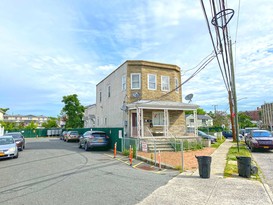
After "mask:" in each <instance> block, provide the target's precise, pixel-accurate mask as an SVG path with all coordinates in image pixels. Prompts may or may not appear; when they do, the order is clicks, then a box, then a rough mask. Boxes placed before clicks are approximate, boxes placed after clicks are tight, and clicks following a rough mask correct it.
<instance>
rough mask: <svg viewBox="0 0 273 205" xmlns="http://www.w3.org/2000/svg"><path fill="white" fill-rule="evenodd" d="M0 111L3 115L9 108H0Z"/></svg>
mask: <svg viewBox="0 0 273 205" xmlns="http://www.w3.org/2000/svg"><path fill="white" fill-rule="evenodd" d="M0 110H1V111H2V112H3V113H4V115H5V114H6V112H7V111H8V110H9V108H0Z"/></svg>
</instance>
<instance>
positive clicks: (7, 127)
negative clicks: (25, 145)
mask: <svg viewBox="0 0 273 205" xmlns="http://www.w3.org/2000/svg"><path fill="white" fill-rule="evenodd" d="M0 124H1V126H2V127H4V128H5V130H7V131H9V130H14V129H16V124H15V122H4V121H1V122H0Z"/></svg>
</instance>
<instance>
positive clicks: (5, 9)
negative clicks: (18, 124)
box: [0, 0, 273, 116]
mask: <svg viewBox="0 0 273 205" xmlns="http://www.w3.org/2000/svg"><path fill="white" fill-rule="evenodd" d="M15 3H16V6H14V5H15ZM228 6H229V8H233V9H234V10H235V15H234V17H233V19H232V20H231V22H230V24H229V29H230V35H231V38H232V40H233V42H234V43H235V40H236V44H234V46H233V47H234V55H236V66H235V71H236V80H237V83H236V85H237V93H238V98H240V97H245V96H246V97H247V99H244V100H241V101H240V104H239V109H243V110H247V109H248V110H251V109H255V108H256V107H258V106H260V105H261V104H263V102H264V101H267V102H270V101H271V100H272V98H273V94H272V92H271V88H272V80H271V79H272V72H271V70H272V64H273V52H272V48H273V44H272V42H273V34H272V32H271V31H272V30H273V24H272V23H271V22H272V21H273V15H271V11H272V10H273V4H271V3H270V2H269V1H268V0H261V1H259V4H257V2H255V1H248V0H241V8H240V13H238V2H237V1H232V2H229V5H228ZM206 8H207V9H208V4H207V5H206ZM207 12H208V14H209V13H210V11H209V10H207ZM0 13H1V18H0V38H1V44H0V57H1V62H0V70H1V75H0V92H1V104H0V107H10V108H11V112H14V113H18V114H43V115H53V116H55V115H57V114H59V112H60V109H61V107H62V103H61V100H62V96H64V95H68V94H73V93H76V94H78V96H79V99H80V100H81V102H82V103H83V104H85V105H87V104H92V103H94V102H95V89H96V84H97V83H98V82H99V81H101V80H102V79H103V78H104V77H106V76H107V75H109V74H110V73H111V72H112V71H113V70H115V69H116V68H117V67H118V66H119V65H120V64H122V63H123V62H124V61H126V60H135V59H136V60H137V59H139V60H151V61H157V62H162V63H170V64H176V65H178V66H180V67H181V71H182V74H183V76H182V80H183V81H184V80H186V79H187V78H188V77H189V76H190V75H191V74H192V73H193V72H194V70H195V69H193V70H190V69H192V68H194V67H195V66H196V65H198V63H199V62H200V61H201V60H202V59H203V58H204V57H206V56H207V55H209V54H210V53H211V52H212V50H213V47H212V44H211V42H210V36H209V33H208V29H207V25H206V22H205V18H204V15H203V12H202V9H201V5H200V2H198V1H185V0H184V1H179V0H175V1H168V0H159V1H145V0H133V1H126V2H124V1H114V2H111V1H109V2H108V3H107V4H105V2H103V1H101V2H100V1H82V0H80V1H74V2H67V1H58V2H56V1H52V0H49V1H30V0H26V1H24V2H18V1H16V2H15V1H14V0H10V1H7V0H4V1H1V2H0ZM238 14H239V15H238ZM238 16H239V17H240V18H239V24H238V27H237V18H238ZM210 19H211V17H210ZM237 28H238V30H237ZM236 33H237V38H236V39H235V37H236ZM235 45H236V47H235ZM185 71H187V72H185ZM11 81H12V83H10V82H11ZM7 84H8V85H9V86H7ZM189 93H193V94H194V98H193V102H194V103H197V104H199V105H200V106H201V107H204V108H205V109H209V110H212V109H213V107H212V105H216V104H217V105H218V108H219V109H226V106H227V102H228V100H227V91H226V89H225V85H224V83H223V80H222V76H221V73H220V70H219V68H218V65H217V62H216V60H214V61H213V62H212V63H210V64H209V65H208V66H207V67H206V68H205V69H204V70H203V71H201V72H200V73H199V74H198V75H197V76H195V77H194V78H193V79H192V80H190V81H189V82H188V83H186V84H185V85H184V86H183V96H185V95H186V94H189ZM18 98H20V101H18V100H17V99H18Z"/></svg>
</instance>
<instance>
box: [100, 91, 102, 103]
mask: <svg viewBox="0 0 273 205" xmlns="http://www.w3.org/2000/svg"><path fill="white" fill-rule="evenodd" d="M101 97H102V96H101V91H100V102H101Z"/></svg>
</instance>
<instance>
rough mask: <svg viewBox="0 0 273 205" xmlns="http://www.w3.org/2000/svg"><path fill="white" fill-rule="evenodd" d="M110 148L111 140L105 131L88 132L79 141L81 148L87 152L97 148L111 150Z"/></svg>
mask: <svg viewBox="0 0 273 205" xmlns="http://www.w3.org/2000/svg"><path fill="white" fill-rule="evenodd" d="M109 146H110V139H109V137H108V136H107V135H106V133H105V132H103V131H87V132H85V133H84V134H83V135H82V136H81V137H80V141H79V148H84V150H85V151H88V150H89V149H91V148H95V147H102V148H105V149H109Z"/></svg>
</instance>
